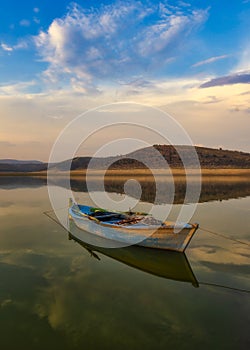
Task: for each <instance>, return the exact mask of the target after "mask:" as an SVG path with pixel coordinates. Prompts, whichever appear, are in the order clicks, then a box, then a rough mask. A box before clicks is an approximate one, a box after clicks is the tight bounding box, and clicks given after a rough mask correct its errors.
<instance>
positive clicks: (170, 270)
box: [69, 222, 199, 287]
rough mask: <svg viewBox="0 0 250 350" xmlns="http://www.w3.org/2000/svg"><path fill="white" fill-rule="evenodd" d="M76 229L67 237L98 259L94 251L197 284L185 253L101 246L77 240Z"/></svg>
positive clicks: (165, 275) (131, 264)
mask: <svg viewBox="0 0 250 350" xmlns="http://www.w3.org/2000/svg"><path fill="white" fill-rule="evenodd" d="M71 225H74V223H73V222H71ZM78 230H79V229H78V228H77V226H76V225H74V230H73V229H72V227H71V232H74V233H75V234H76V236H74V235H73V234H72V233H69V238H70V239H73V240H74V241H76V242H77V243H79V244H80V245H81V246H82V247H83V248H85V249H86V250H87V251H89V252H90V253H91V255H93V256H94V257H95V258H97V259H98V260H100V258H99V256H98V255H97V254H96V253H101V254H103V255H105V256H108V257H110V258H113V259H115V260H117V261H120V262H122V263H124V264H126V265H128V266H131V267H134V268H136V269H139V270H142V271H144V272H148V273H151V274H153V275H156V276H160V277H164V278H167V279H172V280H175V281H181V282H189V283H192V285H193V286H195V287H198V286H199V284H198V282H197V280H196V278H195V275H194V273H193V271H192V269H191V266H190V264H189V262H188V259H187V257H186V255H185V253H179V252H174V251H163V250H157V249H150V248H144V247H138V246H129V247H124V248H116V249H114V248H103V247H101V246H99V245H98V246H94V245H90V244H88V243H86V242H84V241H82V240H79V239H78V238H77V231H78ZM81 235H82V231H81ZM84 235H86V240H87V241H89V240H90V239H91V240H93V237H92V235H91V237H90V238H88V236H89V235H90V234H89V233H88V232H84ZM99 239H100V238H99Z"/></svg>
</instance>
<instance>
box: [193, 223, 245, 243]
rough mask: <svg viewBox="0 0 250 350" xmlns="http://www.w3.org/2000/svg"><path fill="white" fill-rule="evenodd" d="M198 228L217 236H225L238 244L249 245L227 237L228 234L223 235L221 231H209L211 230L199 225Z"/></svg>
mask: <svg viewBox="0 0 250 350" xmlns="http://www.w3.org/2000/svg"><path fill="white" fill-rule="evenodd" d="M199 229H200V230H201V231H205V232H208V233H211V234H213V235H215V236H219V237H222V238H225V239H227V240H229V241H233V242H236V243H239V244H244V245H246V246H248V247H250V243H247V242H243V241H240V240H239V239H235V238H231V237H228V236H226V235H224V234H223V233H220V232H215V231H211V230H208V229H206V228H204V227H201V226H199Z"/></svg>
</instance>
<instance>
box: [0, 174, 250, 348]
mask: <svg viewBox="0 0 250 350" xmlns="http://www.w3.org/2000/svg"><path fill="white" fill-rule="evenodd" d="M95 181H96V190H97V191H98V188H99V187H98V186H99V185H98V180H95ZM177 184H178V186H176V194H175V202H174V203H175V204H174V208H173V210H172V214H171V215H173V216H174V215H175V212H176V211H178V209H179V207H180V205H181V203H182V201H183V193H184V192H185V191H184V190H183V183H182V182H181V181H178V180H177ZM63 185H64V184H63V179H57V180H55V186H58V187H60V186H61V188H63ZM71 185H72V188H73V190H74V191H75V194H76V197H79V198H80V199H81V200H82V201H84V200H86V201H87V200H88V198H87V196H88V193H87V190H86V188H85V187H84V184H81V183H80V180H77V179H76V180H72V184H71ZM143 186H144V187H143ZM143 186H142V189H143V193H142V196H141V202H140V203H139V204H138V208H139V209H145V208H147V207H148V206H149V205H150V203H152V201H153V199H152V198H153V197H154V187H153V185H152V184H150V182H147V181H144V182H143ZM106 190H107V191H108V192H110V195H111V196H112V197H113V198H115V199H119V198H121V197H122V196H123V195H124V194H123V183H122V180H115V179H112V180H110V181H107V183H106ZM131 195H132V193H131ZM0 198H1V201H0V206H1V211H0V218H1V231H0V247H1V249H0V327H1V348H2V349H4V350H10V349H17V348H18V349H36V350H38V349H45V348H52V349H54V350H55V349H60V350H63V349H144V350H146V349H167V348H172V349H198V348H201V349H220V350H221V349H227V350H228V349H249V348H250V333H249V324H250V323H249V321H250V250H249V245H250V180H249V179H246V178H241V179H240V178H230V177H220V178H219V179H217V178H209V179H207V180H206V181H204V182H203V186H202V193H201V197H200V203H199V204H198V206H197V210H196V212H195V214H194V216H193V218H192V222H198V223H199V224H200V227H201V229H199V230H198V231H197V232H196V233H195V235H194V237H193V239H192V241H191V243H190V245H189V247H188V248H187V251H186V258H185V259H187V260H185V261H184V260H181V259H179V258H178V257H173V256H172V255H170V254H169V253H167V252H166V254H162V256H160V254H161V253H159V254H158V255H157V254H155V255H154V257H152V256H151V258H150V259H152V264H151V265H150V261H149V260H147V253H144V251H142V250H138V249H136V247H132V249H130V250H129V249H128V250H125V251H124V250H123V251H121V252H119V251H117V252H116V253H115V254H114V255H115V256H108V254H105V252H95V253H94V254H93V252H91V251H90V250H88V249H86V246H84V245H81V244H79V243H77V242H75V241H74V240H72V239H71V240H70V239H69V235H68V233H67V232H66V230H64V229H63V228H62V227H60V226H59V225H58V224H57V223H55V222H54V221H52V220H51V219H50V218H48V216H46V215H44V214H43V212H44V211H48V210H50V209H51V206H50V202H49V198H48V192H47V187H46V180H45V179H42V178H30V177H1V178H0ZM164 200H167V199H166V198H165V197H163V198H162V200H161V198H160V199H159V205H163V203H164ZM187 205H188V204H187ZM203 229H205V230H207V231H205V230H203ZM208 231H211V232H208ZM212 232H214V233H218V234H214V233H212ZM141 249H143V248H141ZM109 253H110V252H109ZM111 255H112V253H111ZM158 258H159V259H162V260H161V261H160V262H159V264H161V265H160V266H157V268H156V267H155V266H153V265H154V259H155V261H156V260H157V259H158ZM119 259H120V260H123V262H121V261H119ZM171 261H173V264H176V265H175V266H177V267H176V268H174V269H175V270H173V271H172V270H171V271H170V270H169V267H168V266H165V265H164V263H165V264H166V263H167V262H168V264H170V265H171ZM140 263H142V265H140ZM136 264H137V265H136ZM149 265H150V266H149ZM182 269H183V270H182ZM184 275H185V276H187V278H183V276H184ZM194 280H195V281H197V284H196V283H194Z"/></svg>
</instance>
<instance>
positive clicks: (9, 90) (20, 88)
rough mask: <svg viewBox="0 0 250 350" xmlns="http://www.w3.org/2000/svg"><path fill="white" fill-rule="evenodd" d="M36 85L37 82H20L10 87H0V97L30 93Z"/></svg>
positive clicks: (9, 85)
mask: <svg viewBox="0 0 250 350" xmlns="http://www.w3.org/2000/svg"><path fill="white" fill-rule="evenodd" d="M35 85H36V82H35V81H34V80H32V81H26V82H18V83H13V84H8V85H0V96H1V95H8V96H13V95H23V94H26V93H28V92H29V91H30V88H32V87H34V86H35Z"/></svg>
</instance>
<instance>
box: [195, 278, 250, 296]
mask: <svg viewBox="0 0 250 350" xmlns="http://www.w3.org/2000/svg"><path fill="white" fill-rule="evenodd" d="M198 283H199V284H200V285H203V286H210V287H219V288H224V289H229V290H234V291H235V292H241V293H248V294H250V290H247V289H239V288H234V287H229V286H223V285H221V284H216V283H208V282H200V281H198Z"/></svg>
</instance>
